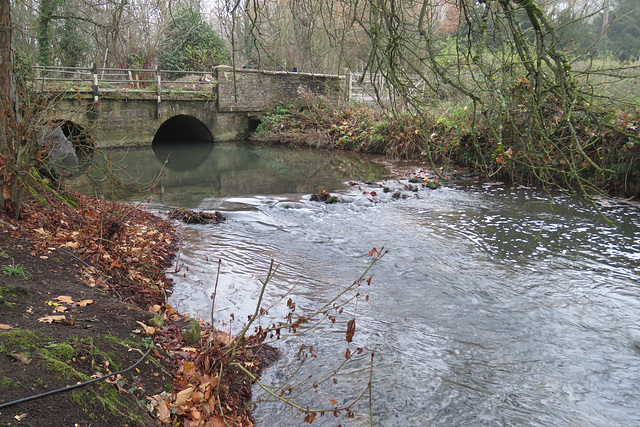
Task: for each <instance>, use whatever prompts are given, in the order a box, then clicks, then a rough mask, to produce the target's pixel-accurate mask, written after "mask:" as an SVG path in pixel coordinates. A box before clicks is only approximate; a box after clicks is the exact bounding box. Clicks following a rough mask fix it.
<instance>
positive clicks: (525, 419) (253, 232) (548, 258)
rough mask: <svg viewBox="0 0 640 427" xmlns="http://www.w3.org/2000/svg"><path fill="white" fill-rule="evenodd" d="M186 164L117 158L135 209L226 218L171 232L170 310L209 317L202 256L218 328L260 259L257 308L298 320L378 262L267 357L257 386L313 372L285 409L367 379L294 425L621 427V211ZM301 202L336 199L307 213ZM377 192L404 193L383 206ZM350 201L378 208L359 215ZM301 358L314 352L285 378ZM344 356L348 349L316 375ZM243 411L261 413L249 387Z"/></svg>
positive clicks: (498, 192)
mask: <svg viewBox="0 0 640 427" xmlns="http://www.w3.org/2000/svg"><path fill="white" fill-rule="evenodd" d="M197 150H199V149H198V148H196V153H200V154H199V155H193V156H191V155H188V156H186V157H188V158H192V159H196V160H197V161H195V162H192V164H191V165H190V166H189V167H180V165H179V164H180V162H179V161H176V162H177V163H178V165H174V166H173V168H172V169H167V168H165V169H164V170H162V171H161V167H162V163H161V162H160V161H159V160H157V159H156V156H155V155H154V154H153V152H151V151H150V150H142V151H136V152H131V153H129V156H128V157H129V158H130V159H133V160H129V161H127V160H125V163H127V164H128V165H129V168H128V171H129V173H130V174H131V175H135V176H137V177H142V178H143V180H147V181H151V180H152V179H153V176H155V174H157V173H160V172H161V175H162V178H161V182H160V186H159V187H158V188H159V190H158V191H157V192H156V193H154V194H152V195H151V196H149V197H148V199H149V200H150V201H149V203H148V206H150V207H151V208H152V209H158V210H166V209H168V208H170V207H173V206H184V207H188V208H197V209H204V210H219V211H221V212H222V213H223V214H224V215H225V216H226V217H227V218H228V219H227V221H226V222H224V223H222V224H218V225H193V226H186V227H185V228H184V230H183V232H182V237H183V247H182V249H181V252H180V255H179V260H178V263H179V265H181V266H182V269H181V270H180V272H179V273H177V274H175V275H174V280H175V289H174V293H173V296H172V297H171V301H170V302H171V304H173V305H174V306H176V307H177V308H178V309H179V310H180V311H182V312H185V313H189V314H191V315H193V316H196V317H202V318H203V319H206V320H208V319H210V310H211V306H210V304H211V299H210V296H211V294H212V292H213V290H214V285H215V283H216V274H217V260H218V259H219V258H220V259H222V262H221V269H220V277H219V282H218V289H217V296H216V311H215V318H216V322H217V326H218V327H220V328H223V329H230V330H231V331H237V330H238V329H239V328H240V327H241V326H242V324H243V322H245V321H246V319H247V316H248V315H250V314H252V313H253V311H254V309H255V303H256V300H257V298H258V296H259V293H260V283H259V279H263V278H264V277H265V276H266V274H267V270H268V267H269V262H270V260H271V259H272V258H273V259H274V260H275V261H276V262H277V263H279V268H278V270H277V273H276V275H275V277H274V278H273V280H272V281H271V282H270V283H269V285H268V286H267V288H266V292H265V297H264V305H270V304H272V303H274V302H275V301H277V300H278V299H279V298H280V297H281V296H282V295H284V294H285V293H286V292H287V291H288V290H289V289H290V288H291V287H293V290H292V291H291V292H290V294H288V295H287V297H286V299H288V298H289V297H291V299H292V300H293V301H294V302H295V303H296V313H299V314H304V313H309V312H311V311H312V310H313V309H314V308H315V307H318V306H320V305H321V304H322V303H323V302H326V301H327V300H329V299H330V298H332V297H333V296H335V295H336V294H337V293H338V292H339V291H340V290H341V289H343V288H344V287H345V286H348V285H350V284H351V283H353V281H354V280H355V279H357V278H358V277H359V276H360V275H361V274H362V273H363V272H364V271H365V269H366V268H367V266H368V265H369V264H370V261H371V259H370V257H368V256H367V253H368V252H369V251H370V249H371V248H372V247H376V248H378V249H380V248H382V247H384V249H385V250H387V251H388V253H387V254H386V255H385V256H384V257H383V258H382V259H381V260H380V261H378V263H377V264H376V265H374V267H373V268H372V270H371V272H370V273H372V274H373V279H372V280H371V282H370V284H369V285H367V284H363V285H362V287H361V288H360V289H359V292H360V297H359V298H357V300H353V301H351V302H350V303H348V304H346V305H345V306H344V313H343V314H342V315H340V316H338V317H337V321H336V322H335V323H332V322H329V321H326V322H323V323H322V324H320V325H319V326H317V327H316V328H314V329H313V330H311V331H308V332H307V333H305V334H302V335H298V336H293V337H290V338H287V339H284V340H281V341H278V342H276V343H275V346H276V347H278V348H280V349H281V350H282V357H281V358H280V359H279V360H278V361H277V362H276V363H275V364H274V365H273V366H272V367H271V368H269V369H268V370H266V371H265V372H264V374H263V381H264V382H265V383H267V384H283V383H286V382H287V381H288V383H287V384H289V385H292V384H297V383H303V385H304V384H309V385H311V384H313V382H314V381H315V382H320V381H321V380H322V379H323V378H325V377H329V378H330V379H329V380H328V381H326V382H324V383H322V384H320V385H319V386H318V387H317V388H315V389H314V388H313V387H312V388H311V390H310V391H308V392H307V393H304V394H303V395H302V396H299V397H296V399H295V401H296V403H298V404H299V405H300V406H301V407H304V408H306V407H310V408H331V407H333V406H334V405H336V404H337V405H344V404H347V403H349V402H351V401H352V400H354V399H356V398H357V397H358V396H359V395H360V394H361V393H362V391H363V390H365V388H366V386H367V383H368V381H369V378H370V377H369V376H370V375H372V384H373V388H372V392H371V396H369V394H368V393H365V395H364V397H363V398H362V399H361V400H360V401H359V402H358V403H356V404H355V405H354V406H353V410H354V413H355V414H354V417H353V418H348V419H347V418H344V417H342V416H341V417H339V418H335V417H334V416H333V415H332V414H327V415H324V416H322V417H321V416H318V417H317V418H316V419H315V421H314V423H313V425H327V426H335V425H338V424H341V425H351V426H363V425H369V424H370V418H369V408H371V411H372V417H373V423H374V425H380V426H424V425H446V426H448V425H532V426H537V425H539V426H549V425H553V426H611V425H618V426H630V425H640V404H639V402H640V280H639V279H640V210H639V209H638V208H637V207H634V206H630V205H626V204H615V203H606V202H605V203H601V204H600V205H599V208H600V209H601V210H602V212H603V213H605V214H606V218H605V217H604V216H603V215H602V214H601V213H599V212H598V209H596V205H594V204H593V203H590V202H585V201H581V200H578V199H575V198H572V197H570V196H566V195H562V194H554V197H553V201H551V200H550V198H549V195H548V194H545V193H543V192H540V191H536V190H534V189H517V188H511V187H507V186H504V185H488V184H485V185H482V184H478V183H474V182H472V181H461V182H458V183H454V184H451V185H450V186H447V187H442V188H440V189H437V190H429V189H419V191H417V192H413V191H405V190H403V186H404V185H405V184H406V181H401V180H398V179H395V178H394V177H393V174H392V172H391V168H390V165H388V164H385V163H384V162H382V161H380V160H377V161H376V159H372V158H367V157H358V156H353V155H346V154H339V153H326V152H313V151H309V150H289V149H282V148H278V149H276V148H267V147H247V146H243V145H241V144H219V145H215V146H214V147H213V149H212V150H209V152H208V153H207V154H206V155H205V154H204V153H202V152H201V151H197ZM157 157H158V158H163V156H162V155H160V154H158V155H157ZM176 158H177V157H174V159H176ZM203 159H204V160H203ZM196 163H199V164H196ZM141 165H144V168H146V169H145V170H142V169H139V170H138V168H142V166H141ZM194 165H195V166H194ZM189 168H191V170H185V169H189ZM181 169H182V170H181ZM349 180H355V181H359V182H360V186H350V185H348V184H346V181H349ZM361 181H373V182H372V183H369V184H364V183H361ZM79 185H80V184H79ZM380 185H384V186H388V187H390V188H392V190H393V191H391V192H389V193H384V192H383V191H382V188H380ZM81 188H83V191H85V192H88V193H98V194H102V195H105V196H107V197H111V196H113V195H111V193H109V192H108V191H107V190H105V189H104V188H100V187H99V186H98V187H95V186H94V187H93V188H89V187H87V186H81ZM319 189H326V190H328V191H331V192H332V193H334V194H338V195H339V196H340V199H341V201H340V203H336V204H324V203H319V202H311V201H309V194H310V193H312V192H316V191H318V190H319ZM396 189H398V190H400V191H401V193H403V195H404V196H407V197H400V198H394V197H392V196H391V195H392V194H393V193H394V192H395V190H396ZM362 190H369V191H371V190H375V191H376V192H377V193H378V196H377V197H374V201H371V200H369V198H368V197H367V196H366V195H363V191H362ZM113 197H115V196H113ZM127 197H133V198H135V196H127ZM367 277H368V276H367ZM294 285H295V286H294ZM367 300H368V301H367ZM232 313H233V317H234V320H231V319H230V315H231V314H232ZM286 313H287V307H286V304H281V306H279V307H275V308H273V309H270V310H269V314H268V315H266V316H265V317H264V318H263V319H261V320H260V325H262V326H266V325H268V324H269V323H270V322H273V321H279V320H282V318H283V316H284V315H285V314H286ZM354 317H355V318H356V319H357V320H356V333H355V335H354V337H353V342H352V343H350V344H348V343H347V342H346V340H345V331H346V329H347V326H346V322H347V321H348V320H349V319H351V318H354ZM301 345H306V346H308V347H309V346H313V349H314V350H313V351H314V352H315V353H317V357H312V358H310V359H309V360H307V361H306V362H304V363H303V364H302V365H301V364H300V360H299V359H300V357H299V355H298V350H299V349H300V347H301ZM347 347H348V348H349V349H351V351H354V350H355V349H356V348H358V347H361V348H363V349H364V352H363V353H362V354H361V355H356V356H354V357H353V358H352V359H351V361H350V363H348V364H347V365H346V366H345V367H344V368H343V369H342V370H341V371H340V372H339V373H338V374H336V375H330V374H331V373H332V371H333V370H334V369H335V368H336V367H337V366H338V365H339V364H340V363H341V362H342V361H343V360H344V354H345V351H346V349H347ZM372 352H374V353H375V356H374V358H373V370H372V371H371V370H370V363H371V356H370V355H371V353H372ZM308 377H311V378H310V379H308ZM334 378H335V379H336V380H337V384H335V383H334V382H333V379H334ZM254 397H255V398H256V399H258V398H260V399H263V400H268V399H269V395H267V394H266V393H265V392H263V391H262V390H261V389H259V388H257V387H255V388H254ZM370 399H371V401H370ZM254 415H255V417H256V420H257V423H258V425H263V426H275V425H286V426H294V425H307V424H306V423H304V422H303V418H304V415H301V414H300V413H299V412H297V411H296V410H294V409H292V408H290V407H287V406H285V405H283V404H281V403H269V402H266V403H261V404H259V405H257V406H256V409H255V411H254Z"/></svg>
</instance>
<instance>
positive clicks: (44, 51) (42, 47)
mask: <svg viewBox="0 0 640 427" xmlns="http://www.w3.org/2000/svg"><path fill="white" fill-rule="evenodd" d="M57 7H58V0H42V1H40V3H39V5H38V35H37V39H38V61H40V64H41V65H53V48H52V40H51V39H52V31H51V21H52V17H53V14H54V13H55V11H56V8H57Z"/></svg>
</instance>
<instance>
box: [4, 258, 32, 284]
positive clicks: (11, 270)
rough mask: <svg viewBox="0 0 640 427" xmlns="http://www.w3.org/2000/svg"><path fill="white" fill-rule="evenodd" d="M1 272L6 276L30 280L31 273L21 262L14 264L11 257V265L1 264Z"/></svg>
mask: <svg viewBox="0 0 640 427" xmlns="http://www.w3.org/2000/svg"><path fill="white" fill-rule="evenodd" d="M0 271H2V274H6V275H7V276H12V277H17V278H19V279H25V280H31V279H32V277H33V276H32V275H31V273H29V272H28V271H27V270H26V269H25V268H24V267H23V265H22V264H16V263H15V261H13V259H12V263H11V265H3V266H1V267H0Z"/></svg>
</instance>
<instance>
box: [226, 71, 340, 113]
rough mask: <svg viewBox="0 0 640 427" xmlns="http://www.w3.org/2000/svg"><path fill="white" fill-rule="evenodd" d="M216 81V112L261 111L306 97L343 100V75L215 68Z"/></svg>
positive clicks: (293, 102)
mask: <svg viewBox="0 0 640 427" xmlns="http://www.w3.org/2000/svg"><path fill="white" fill-rule="evenodd" d="M214 79H216V80H217V82H218V112H239V111H244V112H260V111H266V110H269V109H271V108H273V107H275V106H277V105H279V104H282V103H285V104H288V103H291V104H295V103H297V102H300V101H301V100H302V99H303V97H304V96H305V95H306V94H314V95H323V96H326V97H328V98H330V99H335V100H338V99H341V98H344V97H345V90H346V83H345V82H346V80H345V76H337V75H326V74H309V73H293V72H286V71H263V70H250V69H235V70H234V69H233V68H231V67H228V66H219V67H216V68H215V69H214Z"/></svg>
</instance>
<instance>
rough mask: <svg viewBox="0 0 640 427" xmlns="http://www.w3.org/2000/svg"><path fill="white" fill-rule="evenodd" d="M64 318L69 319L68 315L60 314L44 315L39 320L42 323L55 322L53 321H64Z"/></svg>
mask: <svg viewBox="0 0 640 427" xmlns="http://www.w3.org/2000/svg"><path fill="white" fill-rule="evenodd" d="M63 320H67V317H66V316H65V315H64V314H61V315H58V316H44V317H40V318H39V319H38V322H42V323H53V322H62V321H63Z"/></svg>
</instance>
